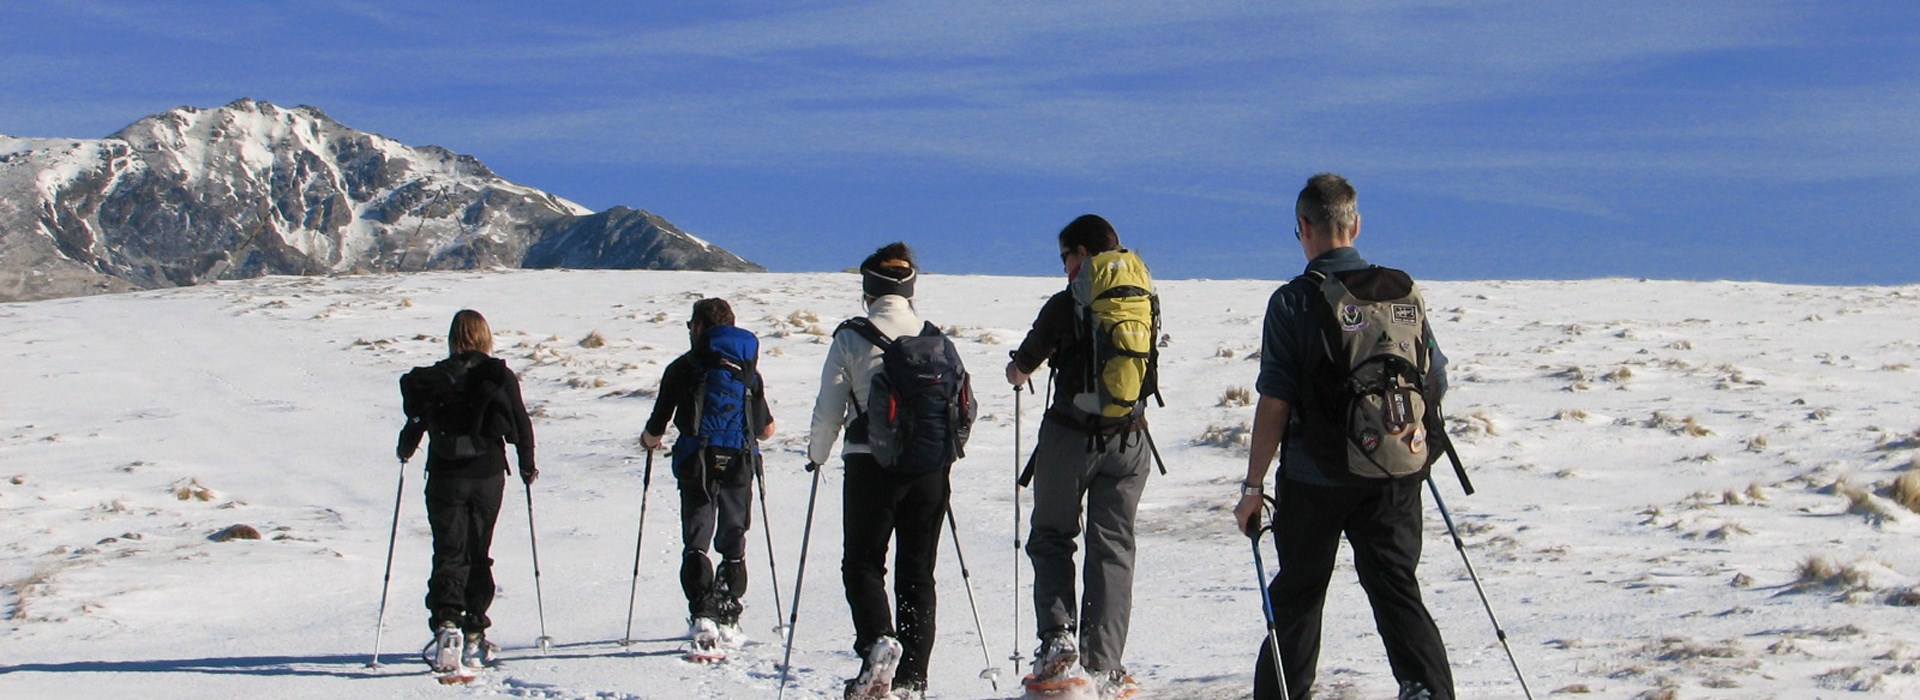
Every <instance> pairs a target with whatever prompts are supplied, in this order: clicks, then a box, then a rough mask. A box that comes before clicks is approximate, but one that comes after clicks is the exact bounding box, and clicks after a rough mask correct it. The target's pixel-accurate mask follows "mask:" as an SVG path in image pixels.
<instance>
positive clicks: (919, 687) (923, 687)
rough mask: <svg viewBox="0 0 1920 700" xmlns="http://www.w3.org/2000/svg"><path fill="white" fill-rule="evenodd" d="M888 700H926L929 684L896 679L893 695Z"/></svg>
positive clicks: (922, 681) (920, 681)
mask: <svg viewBox="0 0 1920 700" xmlns="http://www.w3.org/2000/svg"><path fill="white" fill-rule="evenodd" d="M887 698H888V699H889V700H926V698H927V682H926V681H924V680H918V681H903V680H897V679H896V680H895V681H894V683H893V694H892V695H888V696H887Z"/></svg>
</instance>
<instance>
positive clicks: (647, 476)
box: [620, 447, 653, 646]
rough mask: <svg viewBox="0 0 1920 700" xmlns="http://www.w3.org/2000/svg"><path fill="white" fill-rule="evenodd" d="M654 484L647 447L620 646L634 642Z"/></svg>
mask: <svg viewBox="0 0 1920 700" xmlns="http://www.w3.org/2000/svg"><path fill="white" fill-rule="evenodd" d="M652 485H653V448H651V447H649V448H647V466H646V469H645V470H644V471H642V472H641V473H640V532H639V534H636V535H634V536H633V583H631V584H628V585H627V633H626V635H625V636H622V637H621V638H620V646H627V645H629V644H632V643H633V604H634V601H635V600H636V599H637V598H638V597H639V595H640V552H641V549H640V543H642V542H645V541H647V539H646V538H647V489H648V487H650V486H652Z"/></svg>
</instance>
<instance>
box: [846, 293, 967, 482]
mask: <svg viewBox="0 0 1920 700" xmlns="http://www.w3.org/2000/svg"><path fill="white" fill-rule="evenodd" d="M840 329H852V330H853V331H854V332H856V333H859V334H860V337H862V338H865V339H867V342H870V343H873V346H874V347H877V348H880V371H879V372H876V373H874V375H873V384H872V385H871V386H870V387H869V391H868V393H867V403H868V404H869V405H868V406H867V407H866V408H865V409H862V408H861V407H860V405H859V404H858V403H857V402H856V403H855V404H854V407H853V408H854V412H855V414H856V415H855V416H854V419H853V425H852V426H849V428H848V431H847V432H848V433H849V437H850V438H851V437H856V436H858V435H859V434H860V433H862V432H864V433H865V436H866V443H867V447H868V448H869V449H871V450H872V452H873V458H874V459H875V460H876V461H878V462H879V463H880V466H882V467H886V468H888V469H891V470H894V471H897V472H904V473H908V474H924V473H927V472H932V471H936V470H941V469H946V468H947V467H949V466H951V465H952V464H953V463H954V461H955V460H958V459H960V458H961V457H965V456H967V454H966V446H967V437H968V435H970V434H971V433H972V432H973V418H974V413H975V411H976V410H977V407H976V406H975V405H974V402H973V385H972V381H971V380H970V379H969V378H968V376H967V368H966V365H964V364H962V363H961V362H960V353H959V351H958V350H956V349H954V347H953V341H951V340H948V339H947V336H946V334H944V333H941V332H940V329H939V328H937V327H935V326H934V325H933V324H931V323H928V324H926V325H925V326H924V327H923V328H922V329H921V330H920V334H919V335H912V336H904V337H900V338H888V337H887V336H886V334H885V333H881V332H880V329H878V328H875V327H874V326H873V322H872V321H870V320H868V319H866V318H864V317H856V318H851V319H848V320H847V321H846V322H845V323H842V324H840ZM835 332H836V333H838V332H839V329H836V330H835Z"/></svg>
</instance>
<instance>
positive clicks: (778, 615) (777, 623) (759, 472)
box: [753, 452, 787, 637]
mask: <svg viewBox="0 0 1920 700" xmlns="http://www.w3.org/2000/svg"><path fill="white" fill-rule="evenodd" d="M753 475H754V478H755V479H756V480H757V481H759V482H760V531H761V532H762V533H764V534H766V536H767V577H768V578H767V580H768V582H770V583H771V584H772V585H773V633H774V634H777V635H780V636H783V637H784V636H786V634H787V623H786V619H787V613H786V609H785V608H783V607H781V605H780V567H779V565H777V564H774V563H773V521H771V520H768V519H767V470H766V467H765V466H764V465H763V464H762V463H761V459H760V455H759V454H758V453H757V452H756V453H755V454H754V455H753Z"/></svg>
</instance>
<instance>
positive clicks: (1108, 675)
mask: <svg viewBox="0 0 1920 700" xmlns="http://www.w3.org/2000/svg"><path fill="white" fill-rule="evenodd" d="M1088 673H1090V674H1091V675H1092V676H1093V690H1094V692H1095V693H1097V694H1099V696H1100V700H1126V699H1127V698H1131V697H1133V696H1134V695H1135V694H1136V693H1139V692H1140V683H1139V682H1138V681H1135V680H1134V679H1133V676H1132V675H1129V674H1128V673H1127V671H1126V669H1114V670H1112V671H1089V672H1088Z"/></svg>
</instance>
